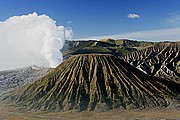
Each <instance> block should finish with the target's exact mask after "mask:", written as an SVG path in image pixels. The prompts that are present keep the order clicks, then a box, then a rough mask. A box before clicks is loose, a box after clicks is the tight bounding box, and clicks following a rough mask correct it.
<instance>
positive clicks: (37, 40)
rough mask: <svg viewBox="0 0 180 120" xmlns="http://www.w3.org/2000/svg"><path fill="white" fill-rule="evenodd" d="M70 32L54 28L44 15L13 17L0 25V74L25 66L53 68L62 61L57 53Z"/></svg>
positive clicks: (69, 37)
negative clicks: (3, 71)
mask: <svg viewBox="0 0 180 120" xmlns="http://www.w3.org/2000/svg"><path fill="white" fill-rule="evenodd" d="M72 35H73V32H72V30H71V28H66V27H64V26H57V25H56V22H55V21H54V20H52V19H51V18H50V17H49V16H47V15H38V14H37V13H35V12H34V13H33V14H28V15H22V16H13V17H10V18H9V19H7V20H5V21H3V22H0V70H2V69H9V68H17V67H22V66H28V65H38V66H43V67H53V68H54V67H56V66H57V65H58V64H60V63H61V62H62V61H63V55H62V53H61V52H60V51H59V49H61V48H62V47H63V44H64V41H65V39H71V38H72Z"/></svg>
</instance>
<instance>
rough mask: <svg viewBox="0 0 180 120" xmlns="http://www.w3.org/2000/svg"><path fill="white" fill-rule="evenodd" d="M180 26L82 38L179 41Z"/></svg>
mask: <svg viewBox="0 0 180 120" xmlns="http://www.w3.org/2000/svg"><path fill="white" fill-rule="evenodd" d="M179 33H180V27H177V28H166V29H159V30H148V31H138V32H131V33H122V34H117V35H107V36H95V37H89V38H83V39H85V40H89V39H97V40H98V39H103V38H113V39H134V40H143V41H154V42H159V41H180V34H179Z"/></svg>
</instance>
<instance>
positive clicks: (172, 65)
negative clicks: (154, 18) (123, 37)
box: [121, 42, 180, 83]
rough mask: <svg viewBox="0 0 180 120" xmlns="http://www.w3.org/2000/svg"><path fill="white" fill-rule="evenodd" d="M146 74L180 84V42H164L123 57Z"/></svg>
mask: <svg viewBox="0 0 180 120" xmlns="http://www.w3.org/2000/svg"><path fill="white" fill-rule="evenodd" d="M121 59H122V60H124V61H126V62H128V63H130V64H132V65H133V66H135V67H136V68H138V69H140V70H142V71H144V72H145V73H147V74H149V75H153V76H157V77H162V78H166V79H169V80H172V81H175V82H178V83H180V42H162V43H158V44H156V45H154V46H152V47H149V48H146V49H143V50H138V51H136V52H133V53H129V54H126V55H124V56H122V57H121Z"/></svg>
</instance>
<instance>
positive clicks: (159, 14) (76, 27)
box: [0, 0, 180, 70]
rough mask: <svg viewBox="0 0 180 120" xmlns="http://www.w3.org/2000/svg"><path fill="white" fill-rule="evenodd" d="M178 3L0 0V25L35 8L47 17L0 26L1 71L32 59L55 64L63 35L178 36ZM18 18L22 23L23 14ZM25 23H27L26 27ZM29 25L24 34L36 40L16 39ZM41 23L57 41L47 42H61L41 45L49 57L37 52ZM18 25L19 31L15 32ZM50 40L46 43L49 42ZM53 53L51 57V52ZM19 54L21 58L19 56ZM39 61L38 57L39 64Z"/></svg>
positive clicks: (173, 38)
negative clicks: (26, 33) (54, 46)
mask: <svg viewBox="0 0 180 120" xmlns="http://www.w3.org/2000/svg"><path fill="white" fill-rule="evenodd" d="M179 5H180V1H179V0H174V1H173V2H172V1H164V0H159V1H157V0H151V1H144V0H138V1H132V0H106V1H95V0H86V1H83V0H76V1H75V0H68V1H67V0H62V1H59V0H53V1H44V0H38V1H37V0H31V1H23V0H16V1H12V0H6V1H3V2H1V4H0V21H1V22H0V25H2V24H3V26H6V25H5V24H4V23H5V21H7V20H9V19H10V20H13V19H11V18H15V17H17V16H28V15H30V14H33V13H34V12H35V13H36V14H37V16H45V17H46V20H47V21H48V22H47V21H46V22H45V24H43V25H42V24H41V22H42V21H39V22H38V21H36V22H35V21H31V20H30V21H29V22H27V23H26V20H25V23H26V24H21V25H20V23H22V22H21V20H19V21H18V22H19V23H18V22H17V23H14V21H12V22H11V23H13V25H12V26H10V27H9V28H8V27H6V30H7V31H8V32H6V31H5V30H4V29H3V27H2V26H0V27H1V34H0V46H1V48H0V51H1V52H0V63H1V64H0V70H2V69H10V68H16V67H21V66H26V65H32V64H35V65H41V66H48V65H47V64H50V63H47V61H45V59H46V60H47V59H49V60H52V61H53V62H51V63H52V64H54V63H55V64H54V65H49V66H56V65H57V64H58V63H60V62H59V61H62V60H60V59H62V57H57V56H59V55H60V54H61V53H59V52H57V51H56V50H57V49H60V48H61V47H62V45H63V41H64V40H65V39H71V37H72V35H73V38H72V39H75V40H77V39H81V40H87V39H102V38H104V37H110V38H114V39H118V38H128V39H137V40H147V41H163V40H171V41H179V40H180V34H179V33H180V8H179ZM22 21H23V22H24V19H23V20H22ZM49 21H50V24H51V25H52V26H53V27H50V26H49V25H50V24H46V23H49ZM53 21H54V22H53ZM55 21H56V22H55ZM34 23H36V25H34ZM23 25H24V26H23ZM27 25H28V26H29V27H28V28H27V29H26V26H27ZM31 26H34V27H33V28H34V29H35V30H34V33H33V34H28V35H29V38H33V37H36V40H30V39H29V38H28V39H26V38H27V37H24V38H23V39H20V40H22V41H19V37H20V36H25V34H24V33H23V32H22V31H23V29H24V30H25V31H28V30H29V31H31V30H32V29H31ZM38 26H39V27H38ZM42 26H45V28H46V30H47V31H49V33H52V34H51V35H50V36H51V37H50V38H52V39H53V40H55V39H56V38H57V39H58V41H59V42H58V44H56V43H54V42H51V43H52V44H56V45H60V46H58V47H56V50H52V49H51V48H52V47H49V46H46V48H48V49H49V51H51V52H50V57H49V56H40V55H42V49H43V47H42V46H41V45H40V44H42V43H41V42H39V41H42V38H43V37H42V36H43V34H44V33H42V32H39V31H38V30H39V29H40V30H42ZM59 26H62V27H61V30H58V29H59ZM11 28H16V29H17V28H18V29H17V31H16V30H15V31H13V29H12V30H11ZM66 28H67V29H66ZM71 28H72V29H71ZM18 30H21V31H20V32H19V31H18ZM72 30H73V32H72ZM2 31H5V32H2ZM12 33H13V34H12ZM35 33H37V34H38V33H39V34H41V33H42V35H39V36H41V37H39V38H38V37H37V36H36V34H35ZM12 38H13V39H12ZM57 39H56V40H57ZM9 41H10V42H9ZM27 41H28V42H27ZM36 42H37V44H36ZM56 42H57V41H56ZM11 43H18V44H15V48H18V51H21V52H19V54H18V55H17V53H16V52H14V51H13V50H10V49H11V48H10V47H12V44H11ZM32 43H33V45H34V46H30V49H28V52H27V51H26V52H22V50H23V49H25V48H28V47H29V45H32ZM59 43H60V44H59ZM10 44H11V46H10ZM52 44H51V46H53V45H52ZM36 45H40V46H41V47H37V46H36ZM20 46H23V47H21V48H22V49H19V47H20ZM27 46H28V47H27ZM33 47H34V48H36V50H37V51H39V52H37V51H36V50H33V51H32V49H31V48H33ZM8 49H9V50H8ZM46 50H47V49H46ZM46 50H45V51H46ZM7 51H8V52H7ZM15 51H16V50H15ZM29 51H30V52H29ZM49 51H48V54H49ZM54 51H55V52H54ZM46 52H47V51H46ZM29 53H31V54H33V55H32V56H33V57H31V56H30V54H29ZM34 53H36V54H34ZM46 55H47V54H46ZM54 55H55V56H56V57H54ZM34 56H36V57H34ZM13 58H14V59H13ZM22 58H26V59H24V60H23V59H22ZM51 58H52V59H51ZM55 58H56V60H55ZM41 61H43V64H42V63H41ZM57 61H58V62H57Z"/></svg>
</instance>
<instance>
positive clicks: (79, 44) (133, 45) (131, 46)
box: [61, 38, 155, 59]
mask: <svg viewBox="0 0 180 120" xmlns="http://www.w3.org/2000/svg"><path fill="white" fill-rule="evenodd" d="M154 44H155V43H152V42H140V41H133V40H126V39H122V40H113V39H110V38H107V39H103V40H99V41H95V40H89V41H66V43H65V45H64V47H63V48H62V50H61V51H62V53H63V55H64V58H65V59H67V58H69V57H70V56H72V55H77V54H92V53H96V54H112V55H115V56H120V55H122V54H125V53H130V52H134V51H137V50H138V49H142V48H146V47H150V46H152V45H154Z"/></svg>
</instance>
